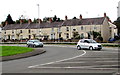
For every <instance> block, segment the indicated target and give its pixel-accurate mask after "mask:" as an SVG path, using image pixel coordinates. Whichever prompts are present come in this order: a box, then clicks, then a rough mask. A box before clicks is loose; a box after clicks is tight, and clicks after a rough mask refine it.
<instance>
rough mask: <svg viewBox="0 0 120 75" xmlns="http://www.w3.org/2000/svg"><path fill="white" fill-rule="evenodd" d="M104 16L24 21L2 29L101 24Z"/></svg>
mask: <svg viewBox="0 0 120 75" xmlns="http://www.w3.org/2000/svg"><path fill="white" fill-rule="evenodd" d="M104 19H105V18H104V17H99V18H86V19H82V20H80V19H69V20H65V21H60V22H52V23H48V22H42V23H41V24H39V23H31V24H28V23H25V24H10V25H5V27H4V28H3V30H12V29H39V28H52V27H59V26H78V25H101V24H103V21H104Z"/></svg>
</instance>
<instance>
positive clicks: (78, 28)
mask: <svg viewBox="0 0 120 75" xmlns="http://www.w3.org/2000/svg"><path fill="white" fill-rule="evenodd" d="M92 31H94V32H98V33H100V34H101V37H102V38H103V41H107V40H108V39H109V38H114V36H115V35H117V28H116V26H115V25H114V24H112V23H111V21H110V19H109V18H108V17H107V16H106V13H104V17H97V18H82V15H80V16H79V19H68V18H67V16H65V20H64V21H60V22H53V21H52V18H50V20H49V22H42V21H41V20H39V21H38V22H37V23H32V21H31V19H29V21H28V23H22V21H20V24H11V25H8V24H7V23H6V25H5V27H4V28H3V29H2V38H3V39H4V40H15V39H17V40H22V39H35V38H36V39H41V40H51V39H60V38H63V39H64V40H68V39H72V38H73V37H74V33H75V32H77V33H78V34H79V35H80V38H93V35H92V33H91V32H92Z"/></svg>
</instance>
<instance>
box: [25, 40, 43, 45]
mask: <svg viewBox="0 0 120 75" xmlns="http://www.w3.org/2000/svg"><path fill="white" fill-rule="evenodd" d="M27 47H43V43H42V42H40V41H39V40H29V41H27Z"/></svg>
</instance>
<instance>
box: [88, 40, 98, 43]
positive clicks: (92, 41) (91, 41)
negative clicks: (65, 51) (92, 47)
mask: <svg viewBox="0 0 120 75" xmlns="http://www.w3.org/2000/svg"><path fill="white" fill-rule="evenodd" d="M89 42H90V43H97V42H96V41H94V40H89Z"/></svg>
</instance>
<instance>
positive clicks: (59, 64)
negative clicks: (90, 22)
mask: <svg viewBox="0 0 120 75" xmlns="http://www.w3.org/2000/svg"><path fill="white" fill-rule="evenodd" d="M23 46H24V45H23ZM44 49H45V50H46V53H43V54H41V55H37V56H33V57H28V58H23V59H17V60H11V61H5V62H2V72H3V73H113V74H115V73H119V68H120V66H119V64H118V63H119V61H118V59H119V51H118V50H119V49H118V48H108V47H104V48H103V49H102V50H101V51H96V50H93V51H90V50H77V49H76V46H73V45H72V46H69V45H45V46H44Z"/></svg>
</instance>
